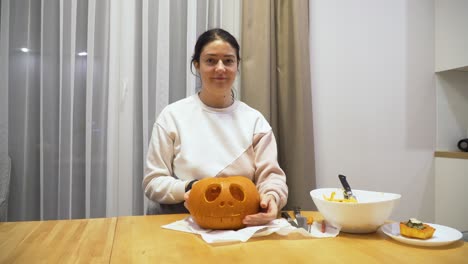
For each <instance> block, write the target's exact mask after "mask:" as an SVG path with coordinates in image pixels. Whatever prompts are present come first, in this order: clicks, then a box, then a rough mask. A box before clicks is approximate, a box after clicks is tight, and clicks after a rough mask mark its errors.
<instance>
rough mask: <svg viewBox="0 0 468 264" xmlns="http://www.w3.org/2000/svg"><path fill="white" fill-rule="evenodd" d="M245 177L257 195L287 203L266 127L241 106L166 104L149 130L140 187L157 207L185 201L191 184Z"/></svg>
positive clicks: (193, 99) (194, 99)
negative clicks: (210, 178)
mask: <svg viewBox="0 0 468 264" xmlns="http://www.w3.org/2000/svg"><path fill="white" fill-rule="evenodd" d="M234 175H242V176H246V177H248V178H250V179H252V180H253V181H254V183H255V184H256V186H257V189H258V191H259V193H260V194H272V195H273V196H274V197H275V198H276V202H277V204H278V207H279V208H283V207H284V206H285V204H286V200H287V196H288V187H287V185H286V176H285V174H284V172H283V170H282V169H281V168H280V166H279V164H278V161H277V147H276V141H275V137H274V135H273V132H272V130H271V127H270V125H269V124H268V122H267V121H266V120H265V118H264V117H263V116H262V114H261V113H260V112H258V111H257V110H255V109H253V108H251V107H249V106H248V105H246V104H245V103H243V102H240V101H234V103H233V104H232V105H231V106H229V107H227V108H222V109H219V108H211V107H208V106H206V105H205V104H203V102H202V101H201V100H200V98H199V97H198V95H197V94H195V95H193V96H190V97H188V98H185V99H182V100H180V101H177V102H175V103H173V104H170V105H168V106H167V107H166V108H164V110H163V111H162V112H161V114H160V115H159V117H158V119H157V120H156V123H155V124H154V126H153V133H152V135H151V141H150V144H149V147H148V153H147V157H146V166H145V176H144V179H143V188H144V190H145V194H146V196H147V197H148V198H149V199H151V200H153V201H155V202H158V203H162V204H175V203H181V202H183V201H184V193H185V185H186V183H187V182H188V181H191V180H194V179H203V178H207V177H216V176H234Z"/></svg>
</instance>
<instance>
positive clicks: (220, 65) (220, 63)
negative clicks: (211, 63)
mask: <svg viewBox="0 0 468 264" xmlns="http://www.w3.org/2000/svg"><path fill="white" fill-rule="evenodd" d="M215 70H216V71H225V70H226V68H225V67H224V63H223V61H222V60H219V61H218V63H217V64H216V69H215Z"/></svg>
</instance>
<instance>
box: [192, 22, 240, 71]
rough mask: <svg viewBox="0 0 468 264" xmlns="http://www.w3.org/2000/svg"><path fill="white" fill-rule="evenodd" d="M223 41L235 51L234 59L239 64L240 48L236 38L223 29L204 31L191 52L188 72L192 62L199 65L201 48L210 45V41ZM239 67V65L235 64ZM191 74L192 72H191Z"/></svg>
mask: <svg viewBox="0 0 468 264" xmlns="http://www.w3.org/2000/svg"><path fill="white" fill-rule="evenodd" d="M218 39H220V40H223V41H226V42H227V43H229V44H230V45H231V46H232V47H233V48H234V49H235V50H236V57H237V62H238V63H239V61H240V55H239V54H240V46H239V43H237V40H236V38H235V37H234V36H233V35H231V33H229V32H227V31H226V30H224V29H221V28H213V29H210V30H208V31H205V33H203V34H201V35H200V36H199V37H198V40H197V43H196V44H195V50H194V52H193V56H192V61H191V62H190V71H192V65H193V63H194V62H198V63H200V54H201V52H202V50H203V48H204V47H205V46H206V45H207V44H209V43H211V42H212V41H215V40H218ZM237 65H238V66H239V64H237ZM192 73H193V71H192Z"/></svg>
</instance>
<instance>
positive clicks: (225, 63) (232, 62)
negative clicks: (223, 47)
mask: <svg viewBox="0 0 468 264" xmlns="http://www.w3.org/2000/svg"><path fill="white" fill-rule="evenodd" d="M232 64H234V60H233V59H227V60H225V61H224V65H232Z"/></svg>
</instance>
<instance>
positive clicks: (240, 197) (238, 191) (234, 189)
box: [229, 183, 245, 202]
mask: <svg viewBox="0 0 468 264" xmlns="http://www.w3.org/2000/svg"><path fill="white" fill-rule="evenodd" d="M229 192H231V195H232V198H234V199H236V200H237V201H239V202H242V201H244V198H245V196H244V190H243V189H242V187H241V186H240V185H238V184H234V183H231V185H230V186H229Z"/></svg>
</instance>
